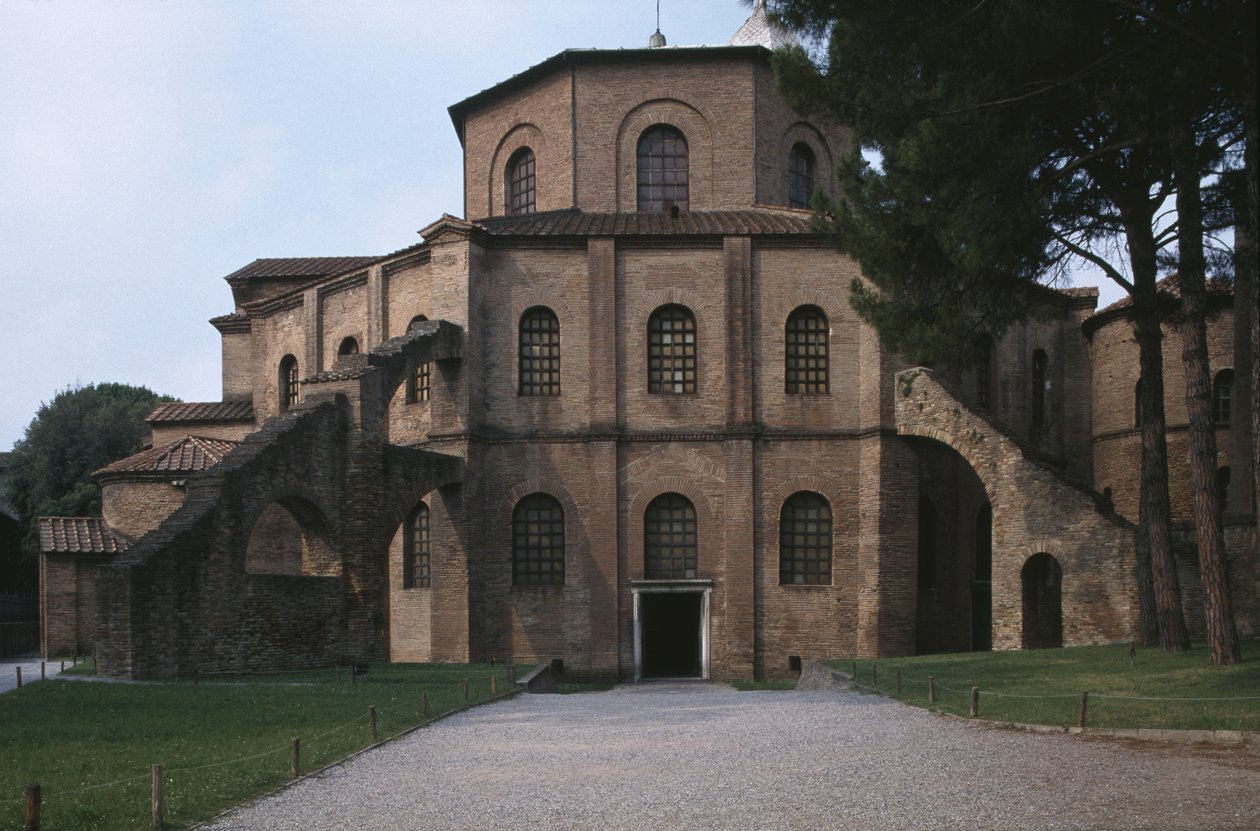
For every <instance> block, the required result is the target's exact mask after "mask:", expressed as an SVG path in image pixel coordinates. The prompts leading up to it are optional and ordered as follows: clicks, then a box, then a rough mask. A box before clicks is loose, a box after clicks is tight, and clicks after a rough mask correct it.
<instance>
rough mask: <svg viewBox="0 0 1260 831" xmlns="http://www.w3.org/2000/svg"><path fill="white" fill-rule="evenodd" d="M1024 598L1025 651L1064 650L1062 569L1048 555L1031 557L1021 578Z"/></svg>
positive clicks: (1025, 564) (1056, 561) (1042, 554)
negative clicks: (1060, 647) (1060, 648)
mask: <svg viewBox="0 0 1260 831" xmlns="http://www.w3.org/2000/svg"><path fill="white" fill-rule="evenodd" d="M1020 581H1021V582H1022V583H1023V595H1024V639H1023V640H1024V649H1050V648H1054V647H1059V646H1063V569H1062V568H1060V566H1059V561H1058V560H1056V559H1055V558H1054V557H1052V556H1051V555H1049V554H1045V553H1041V554H1034V555H1032V556H1031V557H1029V558H1028V562H1026V563H1024V569H1023V572H1022V573H1021V574H1020Z"/></svg>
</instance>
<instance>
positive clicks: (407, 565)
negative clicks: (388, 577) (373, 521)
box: [403, 502, 431, 589]
mask: <svg viewBox="0 0 1260 831" xmlns="http://www.w3.org/2000/svg"><path fill="white" fill-rule="evenodd" d="M429 569H430V557H429V506H428V505H425V504H424V503H423V502H421V503H420V504H419V505H417V506H416V509H415V510H414V511H412V512H411V516H409V517H407V524H406V525H405V526H404V531H403V588H404V589H427V588H429V587H430V585H431V583H430V573H429Z"/></svg>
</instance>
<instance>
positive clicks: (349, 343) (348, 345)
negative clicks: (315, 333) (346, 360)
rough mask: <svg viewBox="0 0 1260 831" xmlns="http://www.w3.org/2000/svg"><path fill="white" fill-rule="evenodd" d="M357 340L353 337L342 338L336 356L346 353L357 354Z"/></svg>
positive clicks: (340, 356)
mask: <svg viewBox="0 0 1260 831" xmlns="http://www.w3.org/2000/svg"><path fill="white" fill-rule="evenodd" d="M358 354H359V342H358V341H357V340H355V339H354V338H350V337H347V338H342V339H341V345H340V346H338V347H337V357H338V358H342V357H345V356H346V355H358Z"/></svg>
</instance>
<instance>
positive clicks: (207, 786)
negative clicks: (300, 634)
mask: <svg viewBox="0 0 1260 831" xmlns="http://www.w3.org/2000/svg"><path fill="white" fill-rule="evenodd" d="M492 669H493V671H494V672H495V673H496V674H497V690H498V692H499V693H503V692H505V691H506V690H507V689H508V688H509V687H510V685H509V684H508V683H507V682H506V670H507V668H506V667H505V666H503V665H499V666H497V667H493V668H492V667H490V666H489V665H471V666H466V665H458V666H451V665H418V664H392V665H374V666H373V667H372V668H371V670H370V671H369V672H368V674H367V676H366V677H364V678H361V679H359V681H358V682H357V683H351V680H350V678H349V675H348V673H347V671H346V670H345V669H342V670H341V671H340V673H339V674H338V673H335V672H334V671H333V670H331V669H329V670H320V671H314V672H304V673H287V674H281V675H269V676H249V677H235V678H233V677H215V678H213V679H206V680H203V682H202V683H201V684H197V685H194V684H192V683H145V684H111V683H97V682H91V681H69V680H66V681H58V680H52V681H46V682H42V683H33V684H28V685H27V686H25V687H23V688H22V689H21V690H16V691H14V692H10V693H6V694H4V695H0V759H3V760H4V762H3V764H0V828H6V829H7V828H21V827H22V798H23V793H24V790H25V787H26V784H27V783H31V782H36V783H39V784H40V785H41V787H42V792H43V828H44V829H45V831H61V830H62V829H121V828H132V829H134V828H146V829H147V828H148V827H149V798H150V787H151V785H150V767H151V766H152V765H154V764H161V765H163V766H164V769H165V776H164V779H165V796H166V820H167V825H168V827H172V828H184V827H187V826H188V825H190V824H192V823H193V822H197V821H200V820H204V819H207V818H208V817H210V816H213V815H214V814H215V813H217V812H219V811H221V810H223V809H224V808H227V807H229V806H231V805H234V804H237V803H240V802H243V801H245V800H247V799H250V798H252V797H254V796H257V795H259V794H261V793H264V792H266V791H267V790H270V789H271V788H274V787H276V786H277V785H279V784H281V783H282V782H284V781H286V780H287V779H288V778H289V761H290V748H291V741H292V739H293V738H294V737H298V738H300V739H301V761H302V769H303V770H305V771H310V770H313V769H315V768H318V767H320V766H323V765H326V764H328V763H330V762H333V761H336V760H338V759H342V758H344V757H346V756H347V755H349V754H350V753H353V752H354V751H356V750H359V749H361V748H363V747H366V746H367V745H368V744H370V743H371V742H370V738H369V728H368V707H369V705H375V706H376V710H377V730H378V736H379V738H380V739H384V738H386V737H388V736H392V735H396V734H398V733H400V732H402V731H404V730H407V729H409V728H412V727H415V726H417V725H419V724H422V723H423V722H424V721H425V719H423V718H422V716H421V714H420V707H421V691H422V690H424V691H427V692H428V707H429V716H430V718H431V717H433V716H435V715H438V714H441V713H444V712H448V711H450V710H454V709H457V708H460V707H463V706H464V686H463V684H464V679H465V678H467V679H470V680H471V684H470V690H469V692H470V699H471V700H472V701H473V702H474V703H476V702H479V701H485V700H486V699H488V698H489V697H490V676H491V672H492ZM525 670H526V668H524V667H519V668H518V672H524V671H525Z"/></svg>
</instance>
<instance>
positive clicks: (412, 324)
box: [407, 315, 428, 334]
mask: <svg viewBox="0 0 1260 831" xmlns="http://www.w3.org/2000/svg"><path fill="white" fill-rule="evenodd" d="M427 320H428V318H427V317H425V316H424V315H416V316H415V317H413V318H412V319H411V320H409V321H408V322H407V334H411V333H412V332H414V331H416V327H417V326H419V325H420V324H421V323H424V322H425V321H427Z"/></svg>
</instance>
